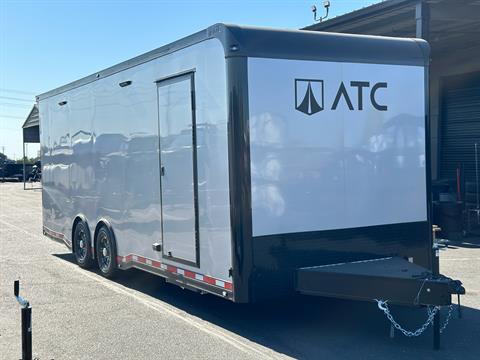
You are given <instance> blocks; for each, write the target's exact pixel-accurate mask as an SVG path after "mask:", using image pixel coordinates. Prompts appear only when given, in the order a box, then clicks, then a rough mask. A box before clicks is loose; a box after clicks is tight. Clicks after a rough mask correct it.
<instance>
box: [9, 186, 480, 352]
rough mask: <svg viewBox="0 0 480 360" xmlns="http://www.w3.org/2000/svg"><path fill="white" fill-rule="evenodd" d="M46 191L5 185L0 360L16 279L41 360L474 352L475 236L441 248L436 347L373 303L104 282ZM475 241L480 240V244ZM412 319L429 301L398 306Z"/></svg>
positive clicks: (16, 331)
mask: <svg viewBox="0 0 480 360" xmlns="http://www.w3.org/2000/svg"><path fill="white" fill-rule="evenodd" d="M41 221H42V220H41V192H40V191H34V190H32V191H24V190H22V185H21V184H7V183H4V184H2V183H0V296H1V302H0V359H19V358H20V357H21V347H20V310H19V305H18V304H17V303H16V301H15V299H14V298H13V280H15V279H20V281H21V293H22V294H23V295H24V296H25V297H26V298H27V299H28V300H30V302H31V304H32V307H33V353H34V356H35V357H37V358H38V359H56V360H58V359H154V358H166V359H184V358H185V359H186V358H188V359H211V358H215V359H249V358H251V359H258V358H289V357H292V358H301V359H318V358H324V359H348V358H352V359H353V358H355V359H462V360H467V359H478V358H479V354H480V341H479V340H480V246H478V245H475V242H474V241H473V240H471V242H472V243H473V244H465V243H462V244H455V245H454V246H451V247H449V248H448V249H444V250H442V252H441V270H442V273H444V274H446V275H448V276H451V277H454V278H457V279H461V280H462V281H463V282H464V285H465V287H466V289H467V295H465V296H464V297H463V298H462V302H463V305H464V309H463V310H464V311H463V318H462V319H458V318H457V316H456V312H455V314H454V316H453V318H452V320H451V321H450V324H449V326H448V328H447V329H446V331H445V333H444V334H443V336H442V349H441V350H440V351H433V350H432V349H431V347H432V332H431V329H429V330H427V332H426V333H425V335H423V336H420V337H418V338H414V339H410V338H405V337H403V336H401V335H400V334H398V333H397V334H396V336H395V338H394V339H390V338H389V328H390V327H389V324H388V322H387V320H386V319H385V317H384V315H383V314H382V313H380V312H379V311H378V309H377V308H376V305H375V304H373V303H361V302H351V301H343V300H334V299H320V298H309V297H300V296H299V297H295V298H293V299H289V300H284V301H279V302H276V303H268V304H259V305H238V304H233V303H231V302H228V301H226V300H224V299H220V298H217V297H214V296H210V295H199V294H196V293H193V292H190V291H187V290H181V289H180V288H178V287H176V286H173V285H164V284H162V282H161V281H159V278H158V277H156V276H154V275H151V274H148V273H144V272H141V271H138V270H129V271H126V272H123V273H121V276H120V277H119V278H118V279H117V280H115V281H111V280H106V279H104V278H102V277H101V276H100V275H98V274H97V273H96V272H94V271H85V270H81V269H80V268H78V267H77V266H76V265H75V264H74V259H73V257H72V255H71V254H70V253H69V251H68V250H67V248H66V247H65V246H64V245H63V244H60V243H57V242H55V241H52V240H50V239H49V238H46V237H44V236H43V235H42V224H41ZM477 243H478V242H477ZM392 309H393V312H394V314H395V316H396V317H398V319H399V320H400V321H401V322H402V323H405V324H406V325H407V326H410V327H412V328H413V327H416V326H418V325H419V324H421V322H422V321H423V320H424V318H425V310H422V309H408V308H397V307H392Z"/></svg>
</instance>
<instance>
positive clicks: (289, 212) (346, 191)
mask: <svg viewBox="0 0 480 360" xmlns="http://www.w3.org/2000/svg"><path fill="white" fill-rule="evenodd" d="M248 81H249V85H248V89H249V112H250V113H249V114H250V121H249V126H250V165H251V186H252V225H253V235H254V236H261V235H269V234H280V233H293V232H305V231H319V230H331V229H343V228H354V227H363V226H373V225H382V224H393V223H405V222H414V221H425V220H426V216H427V215H426V214H427V210H426V177H425V174H426V169H425V88H424V69H423V68H422V67H416V66H400V65H381V64H359V63H347V62H320V61H300V60H279V59H263V58H250V59H249V60H248ZM352 81H353V82H368V83H369V84H368V85H369V86H368V87H366V86H364V87H363V88H361V103H362V104H361V106H360V103H359V101H360V99H359V97H360V94H359V92H360V89H359V86H358V84H355V83H354V84H353V86H352V84H351V82H352ZM342 82H343V83H344V86H345V92H346V93H347V94H348V98H349V100H350V102H351V104H348V101H347V100H346V99H345V94H343V95H342V96H341V97H340V99H339V101H338V104H337V106H336V107H335V106H334V103H335V98H336V97H337V93H338V90H339V89H340V85H341V83H342ZM377 83H387V87H386V88H384V87H383V85H382V84H381V85H380V87H378V89H377V90H376V91H375V92H374V95H375V96H374V98H373V100H374V102H375V103H376V104H377V108H375V106H374V102H372V101H371V91H372V89H373V88H374V85H375V84H377ZM363 85H366V84H363ZM309 88H310V90H309ZM305 97H307V99H306V100H305ZM304 100H305V101H304ZM383 105H386V106H387V109H386V110H385V109H383V108H381V106H383ZM360 107H361V109H360Z"/></svg>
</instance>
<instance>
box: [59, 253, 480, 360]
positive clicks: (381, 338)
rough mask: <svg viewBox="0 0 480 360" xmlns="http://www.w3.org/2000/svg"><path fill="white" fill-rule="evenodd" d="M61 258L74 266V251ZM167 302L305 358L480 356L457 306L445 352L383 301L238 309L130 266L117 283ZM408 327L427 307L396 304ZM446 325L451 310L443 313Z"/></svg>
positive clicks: (469, 322)
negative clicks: (409, 333) (394, 322)
mask: <svg viewBox="0 0 480 360" xmlns="http://www.w3.org/2000/svg"><path fill="white" fill-rule="evenodd" d="M54 256H56V257H58V258H60V259H62V260H65V261H68V262H72V263H74V262H75V260H74V257H73V255H72V254H70V253H66V254H55V255H54ZM112 281H114V282H116V283H118V284H121V285H123V286H125V287H128V288H130V289H134V290H136V291H140V292H142V293H143V294H146V295H148V296H151V297H152V298H154V299H157V300H161V301H163V302H165V303H168V304H169V305H171V306H174V307H176V308H178V309H181V310H183V311H185V312H187V313H188V314H191V315H193V316H196V317H198V318H201V319H203V320H205V321H208V322H210V323H212V324H214V325H217V326H219V327H222V328H224V329H226V330H228V331H230V332H233V333H235V334H237V335H239V336H241V337H244V338H246V339H248V340H250V341H252V342H255V343H257V344H260V345H262V346H265V347H267V348H270V349H272V350H274V351H276V352H279V353H282V354H285V355H287V356H291V357H294V358H298V359H318V358H326V359H332V358H337V359H346V358H352V359H353V358H355V359H386V358H389V359H406V358H409V359H411V358H416V359H419V358H421V359H453V358H459V357H461V358H462V360H466V359H474V358H477V356H478V354H479V353H480V342H479V341H478V339H479V335H480V311H479V310H478V309H474V308H469V307H462V310H463V311H462V313H463V318H462V319H458V315H457V311H456V307H455V309H454V312H453V314H452V318H451V320H450V322H449V325H448V328H447V329H446V330H445V333H444V334H443V336H442V340H441V341H442V345H441V346H442V348H441V350H440V351H434V350H432V337H433V335H432V330H431V328H428V329H427V331H426V332H425V334H424V335H422V336H420V337H417V338H406V337H404V336H403V335H401V334H400V333H399V332H398V331H396V332H395V337H394V338H393V339H391V338H390V337H389V335H390V325H389V322H388V320H387V319H386V318H385V315H384V314H383V313H381V312H380V311H379V310H378V308H377V306H376V304H375V303H373V302H371V303H367V302H355V301H347V300H338V299H328V298H315V297H307V296H294V297H291V298H288V299H282V300H279V301H275V302H268V303H260V304H248V305H245V304H234V303H232V302H230V301H226V300H224V299H221V298H219V297H217V296H213V295H200V294H198V293H195V292H192V291H188V290H182V289H181V288H179V287H177V286H175V285H171V284H164V283H163V282H162V281H161V280H160V279H159V278H158V277H157V276H155V275H152V274H149V273H146V272H143V271H140V270H136V269H131V270H128V271H125V272H121V273H120V275H119V276H118V278H117V279H115V280H112ZM391 310H392V312H393V314H394V317H395V318H396V319H398V321H399V322H400V323H402V325H404V326H405V327H406V328H408V329H414V328H417V327H419V326H420V325H421V324H422V323H423V321H425V319H426V311H425V310H424V309H411V308H402V307H393V306H392V307H391ZM442 314H443V316H442V320H443V319H444V316H445V314H446V309H445V310H443V311H442Z"/></svg>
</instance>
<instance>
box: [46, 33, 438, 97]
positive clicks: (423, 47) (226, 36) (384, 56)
mask: <svg viewBox="0 0 480 360" xmlns="http://www.w3.org/2000/svg"><path fill="white" fill-rule="evenodd" d="M212 38H217V39H218V40H220V41H221V43H222V45H223V48H224V51H225V57H226V58H228V57H239V56H249V57H266V58H282V59H299V60H323V61H338V62H361V63H379V64H401V65H417V66H426V65H428V61H429V46H428V44H427V43H426V42H425V41H424V40H420V39H409V38H390V37H382V36H370V35H353V34H340V33H327V32H318V31H306V30H281V29H270V28H260V27H247V26H237V25H226V24H215V25H212V26H210V27H208V28H207V29H205V30H202V31H199V32H197V33H194V34H192V35H190V36H187V37H185V38H182V39H180V40H177V41H175V42H173V43H170V44H168V45H164V46H162V47H159V48H157V49H155V50H152V51H149V52H147V53H145V54H142V55H139V56H137V57H134V58H132V59H130V60H127V61H124V62H121V63H119V64H117V65H114V66H112V67H109V68H107V69H104V70H101V71H99V72H97V73H94V74H92V75H89V76H86V77H84V78H82V79H79V80H77V81H74V82H71V83H69V84H67V85H64V86H61V87H59V88H56V89H54V90H51V91H48V92H46V93H43V94H41V95H39V96H37V101H38V100H42V99H45V98H48V97H51V96H54V95H57V94H60V93H63V92H65V91H68V90H71V89H74V88H76V87H79V86H82V85H85V84H88V83H91V82H94V81H96V80H98V79H101V78H104V77H107V76H110V75H112V74H115V73H118V72H120V71H123V70H125V69H128V68H131V67H133V66H136V65H139V64H143V63H146V62H148V61H151V60H154V59H156V58H159V57H162V56H164V55H167V54H171V53H173V52H175V51H178V50H181V49H183V48H185V47H188V46H191V45H193V44H196V43H199V42H201V41H204V40H207V39H212Z"/></svg>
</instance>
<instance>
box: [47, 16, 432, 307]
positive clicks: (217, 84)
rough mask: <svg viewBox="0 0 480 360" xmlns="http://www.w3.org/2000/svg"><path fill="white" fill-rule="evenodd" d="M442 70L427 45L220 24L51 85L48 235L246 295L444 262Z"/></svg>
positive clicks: (194, 284)
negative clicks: (369, 269)
mask: <svg viewBox="0 0 480 360" xmlns="http://www.w3.org/2000/svg"><path fill="white" fill-rule="evenodd" d="M427 65H428V45H426V43H425V42H423V41H421V40H416V39H390V38H380V37H370V36H355V35H340V34H326V33H316V32H315V33H313V32H308V31H284V30H269V29H258V28H246V27H236V26H227V25H221V24H220V25H214V26H212V27H210V28H208V29H206V30H205V31H201V32H199V33H196V34H194V35H192V36H190V37H187V38H185V39H182V40H180V41H177V42H175V43H173V44H170V45H167V46H165V47H162V48H159V49H157V50H154V51H152V52H150V53H147V54H144V55H141V56H139V57H137V58H134V59H131V60H129V61H126V62H124V63H121V64H119V65H116V66H114V67H112V68H109V69H106V70H104V71H100V72H99V73H97V74H93V75H91V76H89V77H86V78H84V79H81V80H78V81H76V82H73V83H71V84H68V85H65V86H63V87H61V88H58V89H56V90H52V91H50V92H48V93H45V94H43V95H40V96H39V97H38V103H39V111H40V124H41V144H42V166H43V224H44V233H45V234H47V235H50V236H51V237H54V238H57V239H62V240H63V241H65V243H66V244H67V245H68V246H69V247H72V248H73V251H74V252H75V253H76V255H77V257H78V253H80V252H83V251H85V254H86V256H88V257H89V258H90V257H91V258H92V259H94V258H96V259H97V260H98V261H99V262H101V261H104V260H105V259H103V260H102V258H103V256H104V255H105V254H107V255H108V256H107V255H105V256H107V257H109V258H110V257H112V256H113V257H112V258H111V259H110V260H109V261H111V262H112V264H113V265H114V266H115V268H117V267H118V268H120V269H127V268H129V267H132V266H134V267H137V268H141V269H144V270H146V271H150V272H153V273H156V274H159V275H161V276H163V277H165V278H167V280H168V281H171V282H174V283H177V284H179V285H181V286H183V287H187V288H191V289H196V290H201V291H205V292H210V293H214V294H217V295H220V296H224V297H227V298H229V299H232V300H234V301H238V302H250V301H255V300H259V299H265V298H269V297H276V296H281V295H285V294H289V293H292V292H294V291H295V290H296V288H295V286H296V285H295V281H296V280H295V278H296V273H297V270H298V269H300V268H304V267H308V266H317V265H324V264H331V263H335V262H344V261H354V260H362V259H369V258H372V257H381V256H385V255H392V256H402V257H408V258H411V259H412V261H413V262H415V263H416V264H419V265H421V266H424V267H426V268H431V263H432V257H431V233H430V221H429V209H428V201H427V200H428V187H429V178H428V174H429V169H428V151H427V146H426V145H427V144H426V138H427V137H426V118H427V106H426V96H427V88H426V80H427V70H426V69H427ZM79 223H80V224H83V225H82V226H83V227H82V229H86V230H85V231H80V232H79V231H78V229H77V227H78V224H79ZM102 227H103V228H106V229H107V230H108V231H107V232H108V234H110V235H109V236H111V238H112V239H113V241H114V245H115V246H113V247H112V246H111V247H109V248H108V249H107V248H105V249H103V248H102V249H103V250H101V251H99V250H98V249H99V248H98V246H99V245H98V243H97V242H98V241H103V240H102V235H101V234H100V233H99V232H101V229H102ZM104 233H105V232H104ZM99 239H100V240H99ZM86 242H87V243H88V246H87V247H85V243H86ZM102 244H103V243H102ZM102 246H103V245H102ZM81 249H83V250H81ZM77 260H78V259H77ZM107 260H108V259H107ZM105 261H106V260H105ZM109 264H110V263H109ZM100 265H101V264H100Z"/></svg>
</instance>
